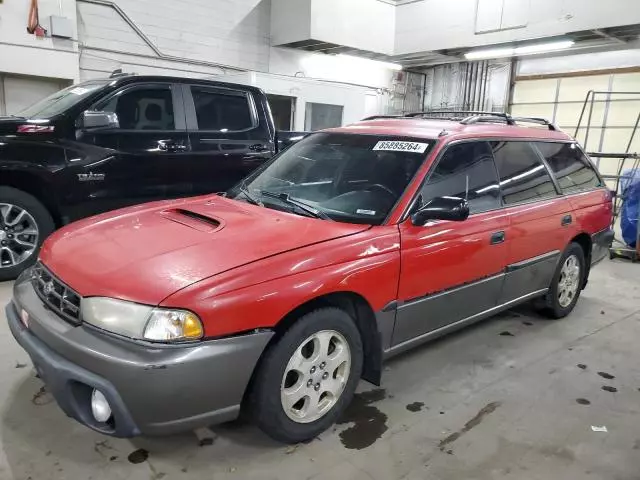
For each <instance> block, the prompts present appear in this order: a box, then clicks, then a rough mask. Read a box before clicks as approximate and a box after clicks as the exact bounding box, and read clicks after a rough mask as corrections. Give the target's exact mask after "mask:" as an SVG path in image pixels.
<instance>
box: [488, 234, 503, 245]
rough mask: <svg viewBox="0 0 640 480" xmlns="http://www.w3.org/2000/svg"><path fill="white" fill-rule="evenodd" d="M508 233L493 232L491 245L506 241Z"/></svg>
mask: <svg viewBox="0 0 640 480" xmlns="http://www.w3.org/2000/svg"><path fill="white" fill-rule="evenodd" d="M505 237H506V235H505V233H504V231H499V232H493V233H492V234H491V245H498V244H499V243H504V239H505Z"/></svg>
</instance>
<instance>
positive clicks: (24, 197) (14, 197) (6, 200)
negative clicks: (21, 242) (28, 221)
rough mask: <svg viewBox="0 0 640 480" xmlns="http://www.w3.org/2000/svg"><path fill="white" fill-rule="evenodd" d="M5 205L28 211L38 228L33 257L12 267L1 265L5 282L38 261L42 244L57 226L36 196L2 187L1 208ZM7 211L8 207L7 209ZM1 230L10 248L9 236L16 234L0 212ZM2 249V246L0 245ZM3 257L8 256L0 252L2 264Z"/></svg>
mask: <svg viewBox="0 0 640 480" xmlns="http://www.w3.org/2000/svg"><path fill="white" fill-rule="evenodd" d="M3 204H5V205H14V206H16V207H18V208H21V209H22V210H24V211H26V212H27V213H28V214H29V215H30V216H31V218H33V220H34V222H35V225H36V226H37V228H38V240H37V243H36V246H35V248H34V249H33V252H32V253H31V255H30V256H29V257H28V258H26V259H25V260H23V261H21V262H20V263H18V264H17V265H12V266H4V267H3V266H2V265H1V264H0V281H3V280H13V279H14V278H16V277H17V276H18V275H20V273H21V272H22V271H23V270H25V269H26V268H28V267H30V266H31V265H33V264H34V263H35V262H36V260H37V259H38V252H39V251H40V247H41V246H42V242H43V241H44V240H45V238H47V237H48V236H49V235H50V234H51V232H53V231H54V230H55V224H54V222H53V219H52V218H51V215H50V214H49V212H48V211H47V209H46V208H45V207H44V205H42V203H40V202H39V201H38V199H36V198H35V197H34V196H32V195H29V194H28V193H26V192H23V191H22V190H18V189H16V188H13V187H0V208H2V206H3ZM5 210H6V207H5ZM0 229H2V230H3V233H2V237H3V240H2V242H4V246H5V247H8V246H9V242H10V241H12V238H9V234H11V235H12V236H13V235H15V233H14V232H10V227H8V226H7V225H5V223H4V217H3V215H2V213H1V212H0ZM0 247H2V245H0ZM2 255H4V256H6V255H7V253H5V252H0V262H2V259H3V258H5V257H3V256H2Z"/></svg>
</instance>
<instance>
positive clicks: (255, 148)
mask: <svg viewBox="0 0 640 480" xmlns="http://www.w3.org/2000/svg"><path fill="white" fill-rule="evenodd" d="M249 150H251V151H252V152H266V151H267V150H269V147H267V146H266V145H263V144H262V143H255V144H253V145H251V146H249Z"/></svg>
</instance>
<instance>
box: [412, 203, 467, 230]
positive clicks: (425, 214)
mask: <svg viewBox="0 0 640 480" xmlns="http://www.w3.org/2000/svg"><path fill="white" fill-rule="evenodd" d="M467 217H469V203H468V202H467V201H466V200H465V199H464V198H458V197H436V198H434V199H433V200H431V201H429V202H428V203H426V204H424V205H423V206H422V207H420V208H419V209H418V210H417V211H416V212H414V213H413V214H412V215H411V222H412V223H413V224H414V225H416V226H422V225H424V224H425V223H427V221H429V220H450V221H453V222H462V221H464V220H466V219H467Z"/></svg>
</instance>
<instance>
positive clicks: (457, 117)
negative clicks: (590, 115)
mask: <svg viewBox="0 0 640 480" xmlns="http://www.w3.org/2000/svg"><path fill="white" fill-rule="evenodd" d="M384 118H425V119H428V118H431V119H438V120H451V121H458V122H460V123H462V124H463V125H472V124H474V123H482V122H487V123H490V122H495V121H502V122H504V123H506V124H507V125H516V124H517V123H534V124H536V125H545V126H547V127H549V130H554V131H555V130H558V129H557V128H556V126H555V125H554V124H553V123H551V122H550V121H549V120H546V119H544V118H537V117H512V116H511V115H510V114H508V113H502V112H483V111H474V110H430V111H425V112H411V113H406V114H404V115H373V116H371V117H367V118H365V119H364V120H377V119H384Z"/></svg>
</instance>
